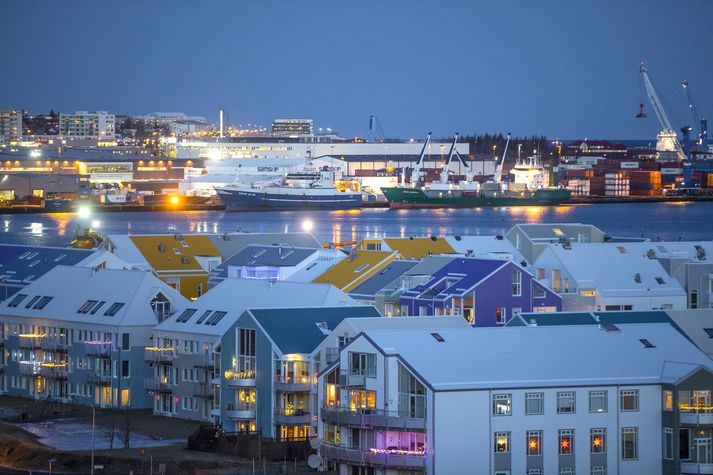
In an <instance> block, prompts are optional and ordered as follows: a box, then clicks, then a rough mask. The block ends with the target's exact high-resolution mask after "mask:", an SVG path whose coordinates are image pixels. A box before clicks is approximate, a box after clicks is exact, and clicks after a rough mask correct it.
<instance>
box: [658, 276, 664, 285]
mask: <svg viewBox="0 0 713 475" xmlns="http://www.w3.org/2000/svg"><path fill="white" fill-rule="evenodd" d="M656 282H657V283H659V284H661V285H663V284H665V283H666V281H665V280H663V277H656Z"/></svg>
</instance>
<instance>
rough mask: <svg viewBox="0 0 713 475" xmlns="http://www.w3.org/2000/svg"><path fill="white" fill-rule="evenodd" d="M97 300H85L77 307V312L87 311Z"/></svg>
mask: <svg viewBox="0 0 713 475" xmlns="http://www.w3.org/2000/svg"><path fill="white" fill-rule="evenodd" d="M98 302H99V301H98V300H87V301H86V302H84V303H83V304H82V306H81V307H79V308H78V309H77V313H89V311H90V310H91V309H92V308H94V306H95V305H96V304H97V303H98Z"/></svg>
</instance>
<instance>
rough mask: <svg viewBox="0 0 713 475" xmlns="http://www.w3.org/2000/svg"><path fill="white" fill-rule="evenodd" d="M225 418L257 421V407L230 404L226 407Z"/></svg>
mask: <svg viewBox="0 0 713 475" xmlns="http://www.w3.org/2000/svg"><path fill="white" fill-rule="evenodd" d="M225 417H227V418H228V419H235V420H241V419H242V420H244V419H255V405H254V404H233V403H228V404H226V406H225Z"/></svg>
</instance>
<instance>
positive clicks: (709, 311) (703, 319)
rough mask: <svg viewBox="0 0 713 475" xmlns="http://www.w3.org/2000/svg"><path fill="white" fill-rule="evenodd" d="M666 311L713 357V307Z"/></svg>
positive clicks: (694, 341) (697, 344) (687, 334)
mask: <svg viewBox="0 0 713 475" xmlns="http://www.w3.org/2000/svg"><path fill="white" fill-rule="evenodd" d="M666 313H667V314H668V316H669V317H670V318H671V319H672V320H673V321H674V322H675V323H676V325H677V326H678V327H680V328H681V330H682V331H683V332H684V333H685V334H686V336H687V337H688V338H690V339H691V340H692V341H693V343H695V344H696V346H698V348H700V349H701V350H703V351H704V352H705V353H706V354H708V355H709V356H711V357H713V308H706V309H697V310H691V309H688V310H668V311H667V312H666Z"/></svg>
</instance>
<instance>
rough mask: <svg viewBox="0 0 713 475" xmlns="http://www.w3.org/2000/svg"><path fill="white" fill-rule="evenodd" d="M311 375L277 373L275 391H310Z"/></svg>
mask: <svg viewBox="0 0 713 475" xmlns="http://www.w3.org/2000/svg"><path fill="white" fill-rule="evenodd" d="M309 390H310V377H309V375H304V376H280V375H275V391H282V392H309Z"/></svg>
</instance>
